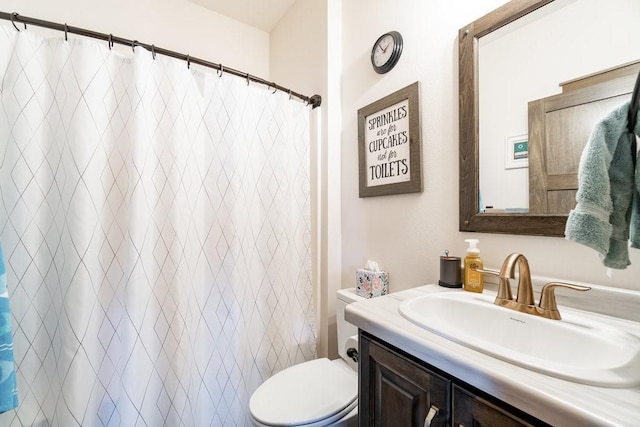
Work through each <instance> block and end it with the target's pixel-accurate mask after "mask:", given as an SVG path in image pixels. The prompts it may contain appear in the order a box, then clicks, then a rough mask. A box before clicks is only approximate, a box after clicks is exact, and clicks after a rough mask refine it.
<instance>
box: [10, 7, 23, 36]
mask: <svg viewBox="0 0 640 427" xmlns="http://www.w3.org/2000/svg"><path fill="white" fill-rule="evenodd" d="M17 17H18V14H17V13H16V12H13V13H12V14H11V24H12V25H13V28H15V29H16V31H17V32H20V31H22V30H21V29H20V28H18V27H17V26H16V22H15V19H16V18H17ZM23 24H24V29H25V30H26V29H27V24H26V22H23Z"/></svg>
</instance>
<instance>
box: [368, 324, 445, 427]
mask: <svg viewBox="0 0 640 427" xmlns="http://www.w3.org/2000/svg"><path fill="white" fill-rule="evenodd" d="M359 364H360V395H359V399H360V400H359V405H360V406H359V407H358V414H359V417H358V418H359V424H360V427H364V426H376V427H387V426H388V427H396V426H411V427H413V426H416V427H418V426H420V427H423V426H424V425H425V423H424V420H425V418H427V416H428V415H429V411H430V410H431V411H432V415H433V417H432V418H433V421H432V422H431V426H433V427H439V426H448V425H450V422H449V420H450V418H451V416H450V411H449V409H450V407H451V394H450V389H451V381H449V380H448V379H446V378H443V377H441V376H440V375H438V374H436V373H434V372H431V371H430V370H429V369H427V368H425V367H422V366H420V365H418V364H417V363H415V362H413V361H412V360H410V359H408V358H406V357H405V356H403V355H401V354H399V353H397V352H396V351H394V350H392V349H390V348H388V347H386V346H383V345H381V344H379V343H378V342H376V341H373V340H372V339H370V338H368V337H367V336H366V335H363V334H362V333H361V334H360V356H359ZM433 411H437V413H435V414H433Z"/></svg>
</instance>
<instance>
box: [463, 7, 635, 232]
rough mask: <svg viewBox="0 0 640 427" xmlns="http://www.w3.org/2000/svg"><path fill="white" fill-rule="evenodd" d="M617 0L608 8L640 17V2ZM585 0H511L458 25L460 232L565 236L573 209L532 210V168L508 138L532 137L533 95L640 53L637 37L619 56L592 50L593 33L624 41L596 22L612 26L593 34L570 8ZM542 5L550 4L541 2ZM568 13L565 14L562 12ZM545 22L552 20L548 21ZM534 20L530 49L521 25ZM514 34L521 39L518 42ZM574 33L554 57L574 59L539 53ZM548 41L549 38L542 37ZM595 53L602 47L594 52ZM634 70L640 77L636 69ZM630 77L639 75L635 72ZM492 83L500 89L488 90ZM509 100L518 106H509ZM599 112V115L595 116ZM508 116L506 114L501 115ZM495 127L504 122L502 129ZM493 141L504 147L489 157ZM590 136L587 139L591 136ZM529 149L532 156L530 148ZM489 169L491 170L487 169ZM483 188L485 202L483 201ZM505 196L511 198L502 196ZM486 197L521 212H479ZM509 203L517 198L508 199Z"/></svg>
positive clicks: (556, 90) (546, 92)
mask: <svg viewBox="0 0 640 427" xmlns="http://www.w3.org/2000/svg"><path fill="white" fill-rule="evenodd" d="M590 1H591V0H589V1H587V2H586V3H590ZM596 1H597V0H596ZM616 2H617V3H620V4H616V6H615V7H614V6H612V5H606V7H607V8H609V9H610V10H607V11H610V12H611V13H614V11H615V13H618V14H620V13H621V12H620V9H621V8H622V9H623V8H627V9H628V8H630V7H633V8H634V9H633V10H634V11H633V12H622V13H627V14H628V15H630V16H637V15H638V11H639V10H640V8H639V2H637V1H635V0H616ZM584 3H585V1H577V0H557V1H555V2H554V1H553V0H518V1H511V2H509V3H507V4H505V5H504V6H502V7H500V8H498V9H496V10H495V11H493V12H491V13H489V14H488V15H486V16H484V17H482V18H480V19H478V20H476V21H474V22H473V23H471V24H469V25H467V26H466V27H464V28H462V29H461V30H460V33H459V38H458V40H459V55H460V57H459V60H460V63H459V65H460V73H459V78H460V86H459V90H460V93H459V102H460V230H461V231H482V232H495V233H510V234H527V235H546V236H563V235H564V226H565V222H566V217H567V214H568V211H566V212H561V213H559V214H546V213H539V214H532V213H531V212H532V211H538V210H535V209H528V208H529V206H528V190H529V189H528V188H527V184H528V181H529V172H530V171H529V169H528V168H526V167H525V168H522V164H521V163H520V162H516V163H520V164H519V165H518V166H515V167H514V166H513V165H507V163H506V161H505V157H504V152H505V150H506V149H507V147H508V146H509V145H508V144H509V142H512V141H514V140H515V141H518V138H520V139H522V135H523V134H524V136H525V138H524V139H525V140H526V139H527V138H526V136H527V133H528V132H531V131H532V130H531V129H527V119H528V117H527V102H528V101H534V100H536V99H540V98H545V97H551V96H554V95H556V94H559V93H561V92H563V91H564V89H565V88H564V87H561V86H559V84H560V83H561V82H566V81H568V80H571V79H574V78H577V77H580V76H585V75H588V74H590V73H593V72H596V71H600V70H603V69H605V68H609V67H612V66H615V65H619V64H622V63H624V62H627V61H631V60H633V59H637V57H638V49H637V48H630V47H629V46H632V45H630V44H629V43H634V41H633V40H635V38H633V37H628V38H626V39H625V40H624V43H616V44H617V45H619V44H622V45H624V47H622V48H621V49H619V53H617V54H615V53H613V52H611V51H612V50H613V49H607V53H606V55H605V54H602V53H600V51H597V50H595V49H594V45H595V41H596V40H595V39H593V38H590V37H599V38H603V39H607V38H611V37H613V39H608V41H607V42H605V43H604V44H603V45H604V46H607V44H606V43H609V45H611V44H612V43H613V40H618V39H616V38H615V37H616V36H615V35H613V32H612V31H611V28H612V27H611V26H608V25H607V26H602V25H599V26H598V27H602V28H606V31H607V34H604V35H603V34H600V35H599V36H593V33H594V32H595V30H594V27H595V26H591V25H588V24H587V25H585V23H587V20H584V19H577V18H575V16H581V15H577V14H576V11H575V10H572V8H575V7H577V6H578V5H579V4H580V6H583V5H584ZM599 3H600V4H602V3H604V2H601V1H600V2H599ZM543 6H546V7H544V8H543ZM593 7H594V4H591V5H590V6H587V9H589V8H591V9H593ZM591 9H589V11H590V13H592V14H595V16H596V17H598V18H601V17H602V16H603V14H604V13H603V12H600V13H599V14H598V13H597V12H594V11H593V10H591ZM534 11H535V12H534ZM532 12H533V13H532ZM563 14H564V16H565V17H564V18H561V17H562V15H563ZM567 16H570V17H572V18H573V19H572V20H570V21H571V22H573V21H577V22H579V25H577V26H576V25H574V24H571V23H570V22H567V18H566V17H567ZM544 20H546V21H547V22H546V23H545V22H543V21H544ZM541 22H542V23H541ZM600 22H601V21H600ZM607 22H610V21H607ZM616 22H617V21H616ZM507 24H509V25H507ZM536 25H537V26H538V27H540V28H542V32H538V33H537V35H536V36H530V35H529V36H528V37H529V40H532V39H533V40H535V41H536V43H534V44H535V46H533V47H532V46H531V41H529V42H528V43H525V42H524V41H523V40H526V39H527V38H526V37H523V36H522V34H523V31H525V30H527V31H530V29H529V28H530V27H535V26H536ZM580 26H582V27H585V28H581V27H580ZM554 28H557V29H559V30H560V34H555V35H550V34H548V33H551V32H552V30H553V29H554ZM631 28H632V26H630V30H629V31H632V30H631ZM567 34H570V35H571V37H569V36H567ZM509 37H511V39H510V40H509V41H508V42H505V41H504V39H506V38H509ZM516 38H517V39H518V41H513V40H514V39H516ZM570 38H573V39H577V40H578V41H579V42H580V44H578V45H575V44H574V45H572V46H571V47H567V46H566V45H563V47H561V48H560V49H558V50H557V51H556V53H555V55H556V58H557V57H558V56H559V55H560V56H561V57H562V56H563V55H564V57H567V58H568V59H569V61H567V62H565V63H564V64H563V63H561V60H560V59H556V60H549V59H548V57H543V56H541V55H542V54H543V53H548V52H553V50H554V49H553V48H555V45H556V44H559V41H560V39H570ZM545 39H546V40H547V43H545V42H544V40H545ZM627 39H628V42H627ZM625 43H626V44H625ZM635 43H637V42H635ZM501 44H502V45H503V46H507V49H511V51H509V50H506V51H505V50H504V48H503V50H502V51H499V50H496V49H497V47H496V46H499V45H501ZM601 44H602V43H601ZM594 51H595V52H597V53H596V54H592V55H589V53H590V52H591V53H593V52H594ZM505 52H507V53H505ZM634 56H635V57H634ZM493 58H498V59H499V60H500V63H496V64H492V63H491V61H493ZM561 59H562V58H561ZM598 61H600V62H598ZM607 61H608V62H607ZM487 63H488V64H489V65H487ZM536 63H537V64H538V65H537V68H536ZM549 64H553V65H552V66H550V65H549ZM491 67H493V68H491ZM488 70H490V72H488ZM634 72H635V74H636V75H637V68H636V69H635V70H634ZM543 75H547V78H546V79H543V78H542V76H543ZM630 77H633V78H635V76H630ZM517 82H519V83H517ZM571 84H573V83H571V82H569V83H568V85H571ZM491 87H493V88H494V91H491V90H490V89H489V88H491ZM632 87H633V83H631V84H630V89H631V88H632ZM496 88H497V91H496ZM480 91H482V92H480ZM480 93H482V97H481V96H480ZM508 97H511V99H509V98H508ZM510 102H511V103H514V104H515V105H516V107H513V106H511V105H509V103H510ZM494 110H495V111H494ZM529 114H530V112H529ZM595 117H596V119H597V118H598V116H597V115H596V116H595ZM481 118H482V123H481V120H480V119H481ZM502 118H504V120H502V121H501V119H502ZM496 124H497V125H496ZM496 126H502V127H501V128H498V129H496ZM487 128H489V130H487ZM491 132H493V134H492V133H491ZM487 135H489V136H487ZM529 136H531V135H529ZM490 141H492V142H493V144H498V147H497V148H494V150H495V152H496V153H497V154H496V155H494V156H491V157H488V155H487V154H486V153H487V152H489V151H488V150H489V148H488V147H489V142H490ZM584 142H585V143H586V140H585V141H584ZM505 143H506V144H505ZM530 150H531V149H530ZM580 151H581V150H580ZM530 155H533V154H532V153H530ZM483 156H484V157H483ZM481 168H482V170H481ZM488 170H489V171H490V174H488V173H487V171H488ZM491 181H493V182H495V183H496V184H495V188H496V190H495V191H494V190H491V188H490V187H489V184H491ZM513 182H518V183H519V184H518V186H519V187H518V186H516V188H515V189H510V188H508V186H507V185H506V184H505V183H513ZM491 191H494V192H493V193H492V192H491ZM517 191H521V192H522V193H523V194H524V196H523V195H517V194H516V192H517ZM481 194H482V199H485V203H483V200H481V197H480V195H481ZM504 195H508V196H507V197H503V196H504ZM501 197H502V199H501ZM487 199H490V200H491V201H495V200H499V201H498V202H494V203H496V204H498V206H499V207H504V208H517V209H508V210H511V211H516V212H522V213H506V212H505V211H504V210H501V211H499V212H495V210H494V211H490V210H487V211H486V212H483V213H480V211H481V210H484V209H482V208H483V207H484V206H485V204H487V205H488V204H493V203H491V201H488V200H487ZM505 200H507V201H506V202H505ZM518 200H519V201H518ZM523 200H524V201H523ZM509 203H512V204H511V205H509Z"/></svg>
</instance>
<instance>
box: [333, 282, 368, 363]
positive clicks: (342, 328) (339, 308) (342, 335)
mask: <svg viewBox="0 0 640 427" xmlns="http://www.w3.org/2000/svg"><path fill="white" fill-rule="evenodd" d="M337 294H338V295H337V300H336V324H337V325H338V354H339V355H340V357H341V358H343V359H344V360H347V359H349V357H348V356H347V354H346V349H345V343H346V342H347V338H349V337H350V336H352V335H356V334H357V333H358V328H357V327H355V326H353V325H352V324H351V323H348V322H347V321H346V320H344V308H345V307H346V306H347V304H351V303H352V302H357V301H365V300H366V298H364V297H361V296H358V295H356V288H349V289H340V290H339V291H338V293H337Z"/></svg>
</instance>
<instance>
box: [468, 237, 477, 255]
mask: <svg viewBox="0 0 640 427" xmlns="http://www.w3.org/2000/svg"><path fill="white" fill-rule="evenodd" d="M465 242H467V243H468V244H469V247H468V248H467V253H472V254H479V253H480V249H478V243H480V240H478V239H466V240H465Z"/></svg>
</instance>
